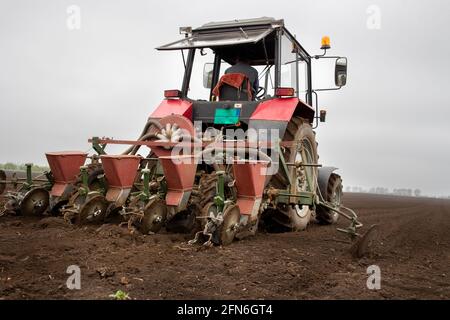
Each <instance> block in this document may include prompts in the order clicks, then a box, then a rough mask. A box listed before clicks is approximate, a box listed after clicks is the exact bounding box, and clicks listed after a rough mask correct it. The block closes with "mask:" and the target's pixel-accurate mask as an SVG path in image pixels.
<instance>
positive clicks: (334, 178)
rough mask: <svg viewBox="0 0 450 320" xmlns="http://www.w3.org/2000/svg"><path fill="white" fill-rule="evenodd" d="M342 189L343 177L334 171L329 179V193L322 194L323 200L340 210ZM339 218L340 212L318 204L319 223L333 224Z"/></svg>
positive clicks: (317, 215)
mask: <svg viewBox="0 0 450 320" xmlns="http://www.w3.org/2000/svg"><path fill="white" fill-rule="evenodd" d="M342 189H343V188H342V179H341V177H340V176H339V175H338V174H336V173H332V174H331V176H330V179H328V186H327V194H323V195H322V197H323V198H324V199H323V200H325V201H326V202H329V203H330V205H332V206H333V207H334V208H336V209H337V210H339V209H340V207H341V204H342V194H343V193H342ZM338 218H339V214H338V213H336V212H334V211H333V210H330V209H328V208H325V207H322V206H317V209H316V220H317V222H318V223H319V224H324V225H327V224H333V223H336V222H337V220H338Z"/></svg>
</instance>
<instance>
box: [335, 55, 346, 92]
mask: <svg viewBox="0 0 450 320" xmlns="http://www.w3.org/2000/svg"><path fill="white" fill-rule="evenodd" d="M334 83H335V84H336V86H337V87H343V86H345V84H346V83H347V58H337V59H336V68H335V69H334Z"/></svg>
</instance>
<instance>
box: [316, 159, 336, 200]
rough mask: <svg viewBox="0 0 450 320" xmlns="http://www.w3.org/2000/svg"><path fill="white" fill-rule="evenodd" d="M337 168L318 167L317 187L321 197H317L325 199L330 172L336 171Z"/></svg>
mask: <svg viewBox="0 0 450 320" xmlns="http://www.w3.org/2000/svg"><path fill="white" fill-rule="evenodd" d="M337 169H338V168H335V167H320V168H319V176H318V178H317V183H318V188H319V190H318V191H320V194H321V195H322V197H319V198H320V199H321V200H322V198H323V200H325V201H327V199H325V197H326V195H327V188H328V181H329V180H330V177H331V174H332V173H333V172H334V171H336V170H337Z"/></svg>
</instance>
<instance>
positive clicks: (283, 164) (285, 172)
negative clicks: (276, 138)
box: [276, 142, 292, 186]
mask: <svg viewBox="0 0 450 320" xmlns="http://www.w3.org/2000/svg"><path fill="white" fill-rule="evenodd" d="M280 143H281V142H278V143H277V144H276V149H277V152H278V154H279V159H280V164H281V168H282V169H283V172H284V174H285V176H286V177H287V178H288V182H289V186H291V185H292V181H291V176H290V174H289V169H288V166H287V164H286V159H284V156H283V153H282V152H281V147H280Z"/></svg>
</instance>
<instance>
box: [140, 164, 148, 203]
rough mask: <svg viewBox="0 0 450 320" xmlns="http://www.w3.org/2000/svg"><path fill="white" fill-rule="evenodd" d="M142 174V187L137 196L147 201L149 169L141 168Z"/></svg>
mask: <svg viewBox="0 0 450 320" xmlns="http://www.w3.org/2000/svg"><path fill="white" fill-rule="evenodd" d="M142 175H143V183H144V189H143V191H142V192H141V194H140V195H139V198H140V199H141V200H142V201H147V200H148V199H149V198H150V188H149V185H150V170H149V169H142Z"/></svg>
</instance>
